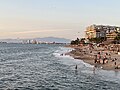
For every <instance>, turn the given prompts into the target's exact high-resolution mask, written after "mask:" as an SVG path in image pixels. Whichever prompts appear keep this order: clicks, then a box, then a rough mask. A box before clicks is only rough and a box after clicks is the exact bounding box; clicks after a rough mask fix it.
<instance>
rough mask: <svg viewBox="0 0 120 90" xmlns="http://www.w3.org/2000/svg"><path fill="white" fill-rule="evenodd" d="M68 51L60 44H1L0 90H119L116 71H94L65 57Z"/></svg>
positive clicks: (118, 76)
mask: <svg viewBox="0 0 120 90" xmlns="http://www.w3.org/2000/svg"><path fill="white" fill-rule="evenodd" d="M71 50H72V49H71V48H66V47H64V46H63V45H46V44H0V90H120V72H119V71H118V72H117V71H106V70H102V69H96V70H95V71H93V66H91V65H89V64H87V63H84V62H83V61H82V60H77V59H73V58H72V57H70V56H68V55H65V53H66V52H69V51H71ZM76 65H77V67H78V68H77V70H76V69H75V66H76Z"/></svg>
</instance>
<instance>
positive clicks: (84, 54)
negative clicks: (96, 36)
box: [66, 46, 120, 71]
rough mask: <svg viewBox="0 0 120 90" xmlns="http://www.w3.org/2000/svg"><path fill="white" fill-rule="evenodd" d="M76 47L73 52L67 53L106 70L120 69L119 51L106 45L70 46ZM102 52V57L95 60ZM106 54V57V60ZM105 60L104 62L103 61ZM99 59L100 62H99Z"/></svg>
mask: <svg viewBox="0 0 120 90" xmlns="http://www.w3.org/2000/svg"><path fill="white" fill-rule="evenodd" d="M68 47H71V48H74V50H72V51H71V52H68V53H66V55H70V56H72V57H73V58H74V59H80V60H83V61H84V62H86V63H89V64H91V65H94V66H95V67H98V68H102V69H104V70H115V71H120V55H118V52H117V51H113V50H108V49H106V48H105V47H97V46H94V47H92V48H90V47H89V46H68ZM98 53H100V57H101V58H100V59H99V60H98V59H97V62H95V55H96V56H98ZM104 56H105V57H106V59H105V60H104ZM103 60H104V62H103ZM98 61H99V62H98Z"/></svg>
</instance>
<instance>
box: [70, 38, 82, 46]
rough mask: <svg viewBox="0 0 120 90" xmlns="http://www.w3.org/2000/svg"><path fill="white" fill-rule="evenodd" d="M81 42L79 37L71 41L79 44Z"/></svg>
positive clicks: (73, 43)
mask: <svg viewBox="0 0 120 90" xmlns="http://www.w3.org/2000/svg"><path fill="white" fill-rule="evenodd" d="M79 43H80V40H79V38H77V39H76V40H72V41H71V45H78V44H79Z"/></svg>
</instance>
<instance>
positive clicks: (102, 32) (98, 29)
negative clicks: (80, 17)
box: [85, 25, 120, 39]
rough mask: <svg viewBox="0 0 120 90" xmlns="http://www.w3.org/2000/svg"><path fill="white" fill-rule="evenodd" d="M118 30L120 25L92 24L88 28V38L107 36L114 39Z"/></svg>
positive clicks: (86, 32) (86, 33)
mask: <svg viewBox="0 0 120 90" xmlns="http://www.w3.org/2000/svg"><path fill="white" fill-rule="evenodd" d="M116 32H120V27H116V26H105V25H91V26H88V27H87V28H86V31H85V35H86V36H85V37H86V38H89V39H91V38H100V37H106V38H107V39H114V38H115V37H116V35H117V34H116Z"/></svg>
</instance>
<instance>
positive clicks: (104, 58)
mask: <svg viewBox="0 0 120 90" xmlns="http://www.w3.org/2000/svg"><path fill="white" fill-rule="evenodd" d="M105 60H106V54H105V55H104V57H103V64H105Z"/></svg>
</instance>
